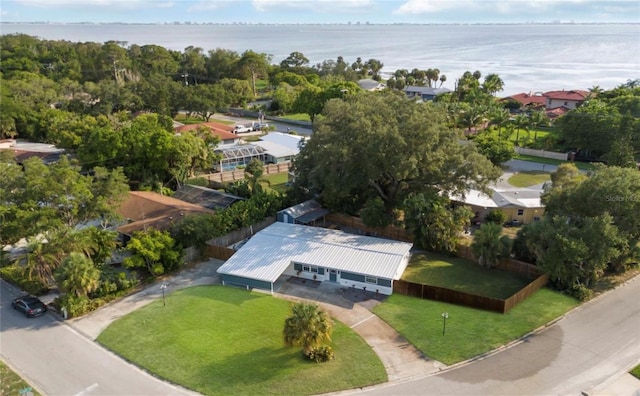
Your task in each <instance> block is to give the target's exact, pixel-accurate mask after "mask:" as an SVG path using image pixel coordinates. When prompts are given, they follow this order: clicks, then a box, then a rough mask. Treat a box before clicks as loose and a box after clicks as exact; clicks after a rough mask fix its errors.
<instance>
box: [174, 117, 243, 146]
mask: <svg viewBox="0 0 640 396" xmlns="http://www.w3.org/2000/svg"><path fill="white" fill-rule="evenodd" d="M198 128H207V129H209V130H210V131H211V135H213V136H218V137H219V138H220V143H219V144H218V147H221V146H233V145H236V144H239V143H240V137H239V136H238V135H236V134H235V133H233V132H232V130H233V127H232V126H229V125H224V124H219V123H217V122H204V123H201V124H189V125H181V126H177V127H175V128H174V131H175V133H177V134H181V133H185V132H190V131H195V130H196V129H198Z"/></svg>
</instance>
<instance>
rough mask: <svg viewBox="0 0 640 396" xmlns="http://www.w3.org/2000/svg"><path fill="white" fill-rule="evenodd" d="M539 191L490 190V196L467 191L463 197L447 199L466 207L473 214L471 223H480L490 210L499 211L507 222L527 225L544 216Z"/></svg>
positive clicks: (523, 189) (524, 189) (454, 196)
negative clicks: (505, 217) (505, 216)
mask: <svg viewBox="0 0 640 396" xmlns="http://www.w3.org/2000/svg"><path fill="white" fill-rule="evenodd" d="M541 193H542V191H541V190H535V189H527V188H522V189H512V190H508V189H502V190H500V189H492V190H491V195H487V194H485V193H483V192H482V191H478V190H469V191H467V193H466V195H465V197H464V198H463V197H460V196H456V195H451V196H449V198H450V199H451V200H452V201H454V202H457V203H460V204H463V205H466V206H468V207H469V208H470V209H471V211H473V213H474V214H475V216H474V219H473V221H474V222H482V221H483V220H484V218H485V217H486V216H487V215H488V214H489V212H491V211H492V210H497V209H498V210H501V211H503V212H504V213H505V214H506V215H507V220H508V221H515V222H518V223H519V224H529V223H532V222H534V221H538V220H540V219H541V218H542V215H543V214H544V205H543V204H542V202H541V201H540V194H541Z"/></svg>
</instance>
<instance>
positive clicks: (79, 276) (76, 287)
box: [55, 252, 100, 297]
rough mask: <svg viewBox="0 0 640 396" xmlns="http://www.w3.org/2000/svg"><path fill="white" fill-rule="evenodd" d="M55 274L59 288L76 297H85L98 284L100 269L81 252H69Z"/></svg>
mask: <svg viewBox="0 0 640 396" xmlns="http://www.w3.org/2000/svg"><path fill="white" fill-rule="evenodd" d="M55 275H56V280H57V281H58V285H59V286H60V289H61V290H63V291H64V292H66V293H69V294H75V295H76V296H78V297H86V296H87V295H88V294H89V293H91V292H92V291H94V290H96V289H97V288H98V286H99V285H100V270H99V269H98V268H96V267H95V266H94V265H93V262H92V261H91V260H90V259H89V258H88V257H87V256H85V255H84V254H82V253H77V252H73V253H71V254H69V256H67V258H65V259H64V261H62V265H61V266H60V267H59V268H58V270H57V271H56V274H55Z"/></svg>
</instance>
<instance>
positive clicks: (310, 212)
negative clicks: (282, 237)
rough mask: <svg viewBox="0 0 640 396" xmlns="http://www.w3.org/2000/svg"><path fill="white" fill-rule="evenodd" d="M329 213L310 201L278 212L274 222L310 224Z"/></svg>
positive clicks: (313, 201)
mask: <svg viewBox="0 0 640 396" xmlns="http://www.w3.org/2000/svg"><path fill="white" fill-rule="evenodd" d="M328 213H329V210H328V209H325V208H323V207H322V206H321V205H320V204H319V203H318V202H316V201H315V200H313V199H311V200H309V201H305V202H302V203H299V204H297V205H295V206H292V207H290V208H287V209H283V210H281V211H279V212H278V213H277V215H276V220H277V221H280V222H282V223H289V224H311V223H314V222H315V221H316V220H318V219H320V218H323V217H324V216H325V215H326V214H328Z"/></svg>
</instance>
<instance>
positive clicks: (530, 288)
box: [393, 274, 549, 313]
mask: <svg viewBox="0 0 640 396" xmlns="http://www.w3.org/2000/svg"><path fill="white" fill-rule="evenodd" d="M548 281H549V277H548V275H547V274H542V275H540V276H539V277H537V278H536V279H534V280H533V281H532V282H530V283H529V284H528V285H526V286H525V287H523V288H522V289H520V290H518V291H517V292H516V293H515V294H513V295H512V296H510V297H509V298H506V299H501V298H493V297H485V296H478V295H476V294H470V293H465V292H461V291H458V290H453V289H447V288H444V287H437V286H431V285H423V284H421V283H413V282H407V281H404V280H402V279H399V280H396V281H393V292H394V293H398V294H402V295H405V296H410V297H418V298H423V299H427V300H436V301H442V302H446V303H450V304H457V305H464V306H465V307H471V308H478V309H484V310H487V311H494V312H500V313H507V312H509V310H511V308H513V307H515V306H516V305H518V304H520V303H521V302H522V301H524V300H526V299H527V298H529V297H530V296H531V295H532V294H533V293H535V292H536V291H538V290H540V288H542V287H544V286H545V285H546V284H547V282H548Z"/></svg>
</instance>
